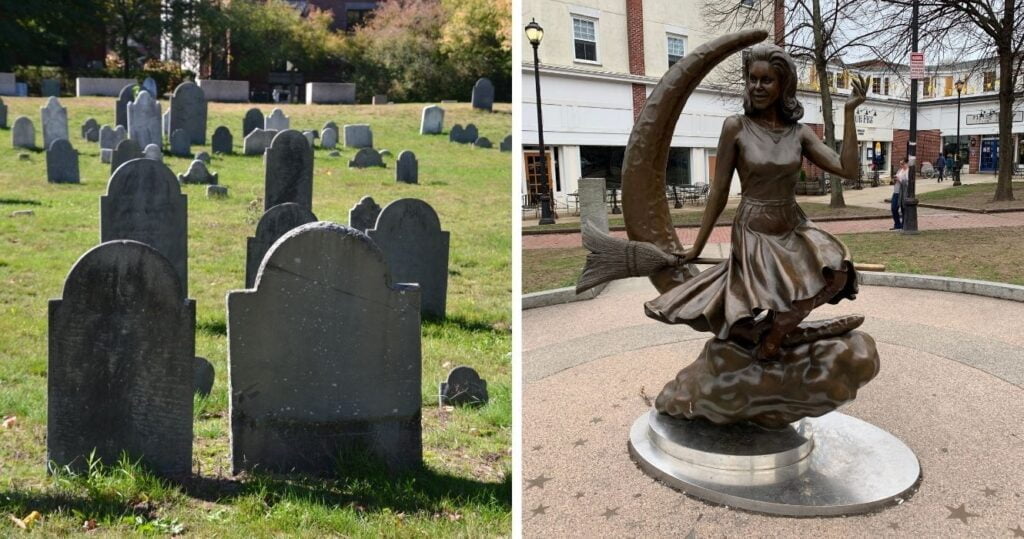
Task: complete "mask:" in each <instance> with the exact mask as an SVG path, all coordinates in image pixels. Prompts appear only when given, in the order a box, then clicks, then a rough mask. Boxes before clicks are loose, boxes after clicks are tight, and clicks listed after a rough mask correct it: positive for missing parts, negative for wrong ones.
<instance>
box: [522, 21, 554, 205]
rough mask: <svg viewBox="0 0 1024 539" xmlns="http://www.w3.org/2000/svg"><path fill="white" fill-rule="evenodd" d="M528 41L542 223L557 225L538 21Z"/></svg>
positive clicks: (531, 27)
mask: <svg viewBox="0 0 1024 539" xmlns="http://www.w3.org/2000/svg"><path fill="white" fill-rule="evenodd" d="M526 39H528V40H529V41H530V45H532V46H533V81H534V82H535V83H536V86H537V142H538V143H539V144H540V181H541V184H542V185H543V188H542V189H541V193H540V222H539V223H538V224H541V225H553V224H555V213H554V212H553V211H551V180H550V179H549V178H548V155H547V148H546V147H545V146H544V117H543V115H542V114H541V104H540V59H539V58H538V56H537V47H538V46H540V42H541V40H542V39H544V29H543V28H541V26H540V25H539V24H537V21H536V19H530V23H529V24H527V25H526Z"/></svg>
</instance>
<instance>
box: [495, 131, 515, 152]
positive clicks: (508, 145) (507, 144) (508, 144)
mask: <svg viewBox="0 0 1024 539" xmlns="http://www.w3.org/2000/svg"><path fill="white" fill-rule="evenodd" d="M498 149H499V150H501V151H503V152H511V151H512V135H505V138H503V139H501V144H500V145H499V146H498Z"/></svg>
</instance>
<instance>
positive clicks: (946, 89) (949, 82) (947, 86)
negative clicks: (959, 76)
mask: <svg viewBox="0 0 1024 539" xmlns="http://www.w3.org/2000/svg"><path fill="white" fill-rule="evenodd" d="M942 84H943V92H942V95H944V96H946V97H950V96H952V95H953V90H956V87H955V86H953V77H945V78H944V79H943V81H942Z"/></svg>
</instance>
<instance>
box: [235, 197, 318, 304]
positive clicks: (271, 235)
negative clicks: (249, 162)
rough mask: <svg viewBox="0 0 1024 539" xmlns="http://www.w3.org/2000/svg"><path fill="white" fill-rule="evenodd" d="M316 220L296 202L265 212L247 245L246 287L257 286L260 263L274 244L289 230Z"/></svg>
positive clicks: (286, 203)
mask: <svg viewBox="0 0 1024 539" xmlns="http://www.w3.org/2000/svg"><path fill="white" fill-rule="evenodd" d="M316 220H317V219H316V216H315V215H313V212H311V211H309V210H308V209H306V208H304V207H302V206H300V205H298V204H296V203H294V202H285V203H284V204H278V205H277V206H274V207H273V208H270V209H269V210H267V211H265V212H264V213H263V216H262V217H260V222H259V223H258V224H257V225H256V234H255V235H254V236H253V237H251V238H249V239H248V242H247V243H246V248H245V287H246V288H252V287H253V286H254V285H255V284H256V273H257V272H258V271H259V269H260V262H263V256H264V255H266V254H267V251H269V250H270V246H271V245H274V242H276V241H277V240H278V239H279V238H280V237H281V236H284V234H285V233H286V232H288V231H289V230H291V229H293V228H295V227H298V226H301V225H304V224H306V223H312V222H314V221H316Z"/></svg>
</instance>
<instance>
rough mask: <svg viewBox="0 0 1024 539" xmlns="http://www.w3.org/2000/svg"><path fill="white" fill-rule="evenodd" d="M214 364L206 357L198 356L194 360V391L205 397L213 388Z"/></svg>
mask: <svg viewBox="0 0 1024 539" xmlns="http://www.w3.org/2000/svg"><path fill="white" fill-rule="evenodd" d="M214 376H215V373H214V371H213V364H212V363H210V362H209V360H207V359H206V358H205V357H199V356H196V357H195V359H194V360H193V361H192V391H193V392H194V393H195V394H197V395H199V396H201V397H205V396H207V395H209V394H210V391H212V390H213V378H214Z"/></svg>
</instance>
